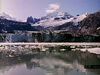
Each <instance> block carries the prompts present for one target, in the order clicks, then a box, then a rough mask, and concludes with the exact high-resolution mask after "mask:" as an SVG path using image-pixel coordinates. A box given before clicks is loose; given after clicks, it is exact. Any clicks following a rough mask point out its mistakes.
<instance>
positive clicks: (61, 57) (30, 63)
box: [0, 48, 100, 75]
mask: <svg viewBox="0 0 100 75" xmlns="http://www.w3.org/2000/svg"><path fill="white" fill-rule="evenodd" d="M52 49H53V48H52ZM88 65H91V66H93V65H98V66H100V55H97V54H93V53H89V52H82V51H79V50H77V51H70V50H69V51H66V52H39V53H36V54H33V55H24V56H20V57H12V58H10V57H5V56H2V55H0V75H100V68H99V69H96V68H95V69H93V68H87V67H86V66H88Z"/></svg>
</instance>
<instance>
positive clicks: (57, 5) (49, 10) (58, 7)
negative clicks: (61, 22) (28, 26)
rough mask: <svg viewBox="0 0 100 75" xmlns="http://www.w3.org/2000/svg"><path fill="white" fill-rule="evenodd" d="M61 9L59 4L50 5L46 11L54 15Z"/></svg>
mask: <svg viewBox="0 0 100 75" xmlns="http://www.w3.org/2000/svg"><path fill="white" fill-rule="evenodd" d="M59 9H60V5H59V4H49V7H48V9H47V10H46V13H47V14H49V13H53V12H56V11H58V10H59Z"/></svg>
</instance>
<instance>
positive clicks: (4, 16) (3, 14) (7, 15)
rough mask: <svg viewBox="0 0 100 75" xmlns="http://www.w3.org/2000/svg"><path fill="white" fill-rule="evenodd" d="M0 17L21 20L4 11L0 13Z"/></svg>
mask: <svg viewBox="0 0 100 75" xmlns="http://www.w3.org/2000/svg"><path fill="white" fill-rule="evenodd" d="M0 19H7V20H12V21H21V20H18V19H16V18H14V17H12V16H11V15H9V14H7V13H5V12H2V13H0ZM21 22H22V21H21Z"/></svg>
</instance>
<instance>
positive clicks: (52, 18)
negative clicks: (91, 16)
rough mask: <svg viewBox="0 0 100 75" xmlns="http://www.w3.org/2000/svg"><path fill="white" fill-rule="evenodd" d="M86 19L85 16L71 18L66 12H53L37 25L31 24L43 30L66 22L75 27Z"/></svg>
mask: <svg viewBox="0 0 100 75" xmlns="http://www.w3.org/2000/svg"><path fill="white" fill-rule="evenodd" d="M86 17H87V14H83V15H80V16H72V15H70V14H68V13H67V12H54V13H51V14H48V15H47V16H44V17H42V18H41V20H40V21H39V22H38V23H35V24H33V26H43V27H45V28H46V27H55V26H59V25H62V24H64V23H67V22H74V23H75V25H77V23H78V22H80V21H82V20H83V19H84V18H86Z"/></svg>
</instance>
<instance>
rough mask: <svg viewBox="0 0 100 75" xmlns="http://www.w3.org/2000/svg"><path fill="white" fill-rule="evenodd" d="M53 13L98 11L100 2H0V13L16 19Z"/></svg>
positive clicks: (64, 0)
mask: <svg viewBox="0 0 100 75" xmlns="http://www.w3.org/2000/svg"><path fill="white" fill-rule="evenodd" d="M55 11H64V12H68V13H70V14H71V15H74V16H75V15H77V14H83V13H86V12H87V13H93V12H96V11H100V0H0V12H5V13H7V14H9V15H11V16H13V17H15V18H17V19H21V20H25V19H26V18H27V17H28V16H33V17H41V16H44V15H46V14H48V13H52V12H55Z"/></svg>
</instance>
